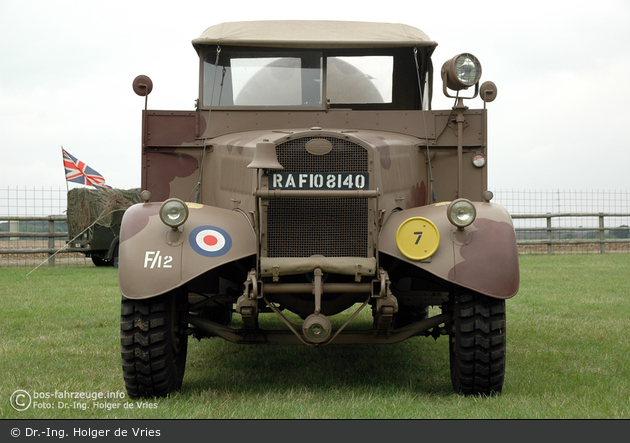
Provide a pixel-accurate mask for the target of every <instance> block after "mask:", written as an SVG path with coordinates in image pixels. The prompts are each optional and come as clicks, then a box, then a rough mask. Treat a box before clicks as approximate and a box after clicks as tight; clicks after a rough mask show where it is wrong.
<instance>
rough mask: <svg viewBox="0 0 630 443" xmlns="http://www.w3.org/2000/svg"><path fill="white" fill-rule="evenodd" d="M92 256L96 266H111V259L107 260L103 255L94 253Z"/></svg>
mask: <svg viewBox="0 0 630 443" xmlns="http://www.w3.org/2000/svg"><path fill="white" fill-rule="evenodd" d="M91 258H92V263H94V266H98V267H99V268H100V267H102V266H109V261H108V260H105V259H104V258H103V257H96V256H94V255H93V256H92V257H91Z"/></svg>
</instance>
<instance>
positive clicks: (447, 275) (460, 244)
mask: <svg viewBox="0 0 630 443" xmlns="http://www.w3.org/2000/svg"><path fill="white" fill-rule="evenodd" d="M449 203H450V202H443V203H436V204H434V205H428V206H421V207H417V208H412V209H407V210H404V211H399V212H395V213H393V214H392V215H390V216H389V218H388V219H387V220H386V222H385V225H384V226H383V229H382V230H381V234H380V236H379V249H380V252H382V253H385V254H388V255H390V256H392V257H395V258H397V259H399V260H402V261H405V262H407V263H411V264H413V265H415V266H417V267H418V268H422V269H424V270H426V271H427V272H430V273H431V274H433V275H435V276H437V277H439V278H441V279H443V280H446V281H449V282H451V283H454V284H457V285H459V286H463V287H465V288H468V289H471V290H473V291H476V292H479V293H481V294H484V295H487V296H489V297H493V298H499V299H507V298H511V297H513V296H514V295H516V293H517V292H518V288H519V266H518V248H517V245H516V235H515V232H514V226H513V224H512V218H511V217H510V215H509V214H508V212H507V211H506V210H505V208H503V207H502V206H500V205H497V204H493V203H481V202H473V204H474V205H475V208H476V210H477V218H476V219H475V221H474V222H473V224H472V225H470V226H468V227H467V228H465V229H464V230H463V231H462V230H458V229H457V228H455V227H454V226H453V225H452V224H451V223H450V222H449V221H448V219H447V217H446V208H447V207H448V204H449ZM412 219H415V221H413V222H412V223H420V222H423V223H424V225H423V226H425V229H424V230H429V231H431V230H436V229H437V231H439V235H437V234H436V235H433V236H432V237H430V239H429V240H427V242H428V243H425V244H424V245H423V248H422V251H428V253H427V254H430V253H431V251H432V250H435V252H434V253H433V254H432V255H430V256H429V257H427V258H424V257H423V256H422V255H421V254H422V252H420V253H419V255H418V256H417V257H413V254H409V253H408V252H407V254H406V255H405V254H404V253H403V252H402V251H401V249H400V248H401V247H402V249H403V250H405V249H406V248H407V246H405V244H404V242H407V244H409V245H414V241H415V242H418V241H419V238H420V237H419V235H421V234H420V232H421V231H423V229H422V227H418V228H417V229H415V230H414V229H412V231H414V232H410V233H409V234H407V233H405V231H404V230H402V229H399V228H400V227H401V225H403V224H405V223H406V222H407V221H408V220H412ZM425 220H428V221H430V222H431V223H426V222H425ZM417 226H421V225H417ZM401 233H403V234H404V235H407V236H409V235H411V234H418V236H414V237H409V238H407V239H405V238H401ZM397 236H398V242H397ZM401 242H402V243H401ZM399 243H400V245H401V246H400V247H399ZM420 244H421V243H420ZM411 247H412V248H413V247H416V248H418V247H417V246H411ZM409 255H412V257H413V258H410V257H409Z"/></svg>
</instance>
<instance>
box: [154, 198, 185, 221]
mask: <svg viewBox="0 0 630 443" xmlns="http://www.w3.org/2000/svg"><path fill="white" fill-rule="evenodd" d="M169 208H176V209H178V210H179V212H180V216H178V217H177V218H176V219H173V218H169V216H168V212H169ZM188 214H189V211H188V205H187V204H186V203H184V202H183V201H182V200H180V199H178V198H169V199H168V200H164V202H163V203H162V206H160V220H162V223H164V224H165V225H166V226H168V227H169V228H172V229H177V228H178V227H180V226H181V225H183V224H184V223H186V220H188Z"/></svg>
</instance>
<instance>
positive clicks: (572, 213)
mask: <svg viewBox="0 0 630 443" xmlns="http://www.w3.org/2000/svg"><path fill="white" fill-rule="evenodd" d="M494 195H495V198H494V200H493V202H494V203H498V204H500V205H502V206H504V207H505V208H506V209H507V210H508V212H509V213H510V214H511V215H512V219H513V220H514V228H515V230H516V238H517V241H518V245H519V252H520V253H521V254H566V253H593V254H600V253H615V252H626V253H627V252H630V231H629V229H628V227H629V226H630V191H625V190H621V191H620V190H574V189H569V190H567V189H556V190H504V189H500V190H497V191H495V192H494Z"/></svg>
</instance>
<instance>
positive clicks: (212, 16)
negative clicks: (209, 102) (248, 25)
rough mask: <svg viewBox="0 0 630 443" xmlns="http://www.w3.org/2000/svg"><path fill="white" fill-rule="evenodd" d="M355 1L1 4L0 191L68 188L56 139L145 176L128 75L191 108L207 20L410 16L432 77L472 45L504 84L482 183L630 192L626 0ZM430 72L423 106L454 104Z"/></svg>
mask: <svg viewBox="0 0 630 443" xmlns="http://www.w3.org/2000/svg"><path fill="white" fill-rule="evenodd" d="M370 3H372V2H370ZM362 4H367V2H366V3H359V2H357V1H356V0H353V1H345V0H334V1H331V0H319V1H317V2H299V1H276V0H268V1H251V0H243V1H240V2H239V1H236V0H231V1H226V2H216V1H209V0H204V1H197V0H178V1H176V2H173V1H162V0H154V1H151V2H146V1H136V0H124V1H120V0H110V1H108V2H97V1H92V0H28V1H27V0H0V155H1V157H0V188H7V187H10V188H14V187H19V188H23V187H27V188H31V187H34V188H49V187H51V188H54V189H57V188H64V187H66V181H65V175H64V169H63V163H62V157H61V147H62V146H63V147H64V149H66V151H68V152H69V153H70V154H72V155H74V156H75V157H77V158H78V159H79V160H82V161H83V162H85V163H87V164H88V165H89V166H90V167H92V168H94V169H95V170H97V171H98V172H100V173H101V174H102V175H103V176H104V177H105V179H106V180H107V183H108V184H109V185H111V186H113V187H116V188H121V189H130V188H135V187H139V186H140V174H141V170H140V131H141V112H142V109H143V107H144V98H142V97H138V96H137V95H135V94H134V92H133V90H132V86H131V85H132V81H133V79H134V78H135V77H136V76H137V75H139V74H144V75H148V76H149V77H151V79H152V80H153V91H152V93H151V95H150V96H149V100H148V103H149V109H156V110H193V109H194V102H195V99H196V98H197V95H198V87H197V84H198V58H197V54H196V52H195V50H194V49H193V47H192V44H191V41H192V40H193V39H194V38H196V37H198V36H199V35H201V33H202V32H203V31H204V30H205V29H206V28H208V27H210V26H213V25H215V24H219V23H223V22H230V21H242V20H272V19H273V20H275V19H283V20H285V19H287V20H288V19H316V20H352V21H379V22H390V23H404V24H407V25H411V26H415V27H417V28H419V29H421V30H423V31H424V32H425V33H426V34H428V35H429V36H430V37H431V38H432V39H433V40H435V41H437V42H438V47H437V49H436V51H435V52H434V55H433V64H434V67H435V70H436V71H437V72H439V69H440V67H441V66H442V64H443V63H444V62H445V61H446V60H448V59H450V58H451V57H453V56H454V55H456V54H459V53H462V52H469V53H472V54H474V55H475V56H476V57H477V58H478V59H479V60H480V62H481V65H482V70H483V73H482V77H481V82H484V81H486V80H491V81H493V82H494V83H495V84H496V85H497V89H498V93H497V98H496V100H495V101H493V102H492V103H488V105H487V107H488V132H489V146H488V187H489V188H490V189H491V190H492V189H495V190H500V189H522V190H534V189H603V190H607V189H611V190H628V189H630V178H629V174H628V170H629V169H630V141H629V139H628V136H627V134H628V126H629V124H630V107H629V102H630V1H628V0H599V1H582V0H577V1H556V0H552V1H549V0H547V1H538V0H533V1H527V2H507V1H505V0H503V1H483V0H480V1H476V2H470V1H458V0H453V1H448V2H443V1H436V0H433V1H423V0H414V1H409V0H403V1H399V0H390V1H388V2H385V4H386V5H387V7H386V8H384V7H383V6H369V7H365V6H361V5H362ZM373 4H374V5H378V4H377V3H373ZM435 77H436V78H435V80H434V96H433V97H434V99H433V109H450V107H451V106H452V105H453V100H452V99H447V98H445V97H444V96H443V94H442V89H441V80H440V79H439V75H436V76H435ZM467 105H468V106H469V107H471V108H479V107H482V106H483V103H482V101H481V100H480V99H479V98H476V99H474V100H470V101H468V102H467ZM76 186H79V185H71V186H70V187H71V188H72V187H76Z"/></svg>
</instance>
